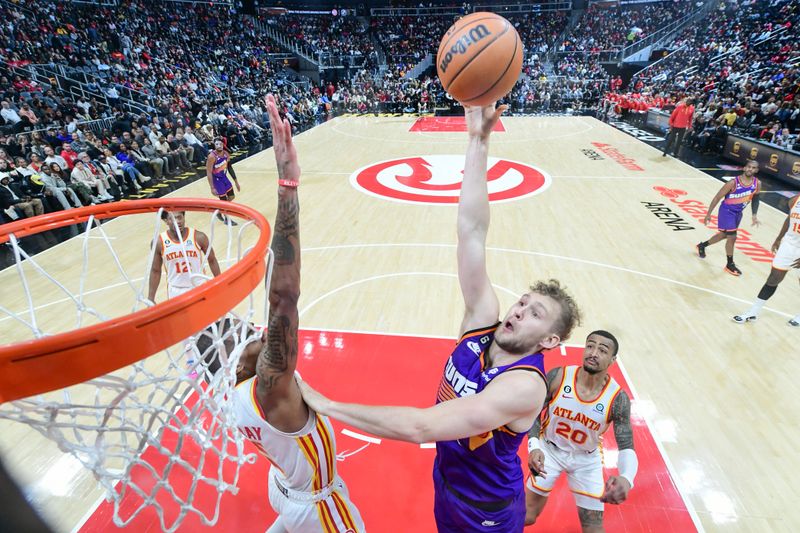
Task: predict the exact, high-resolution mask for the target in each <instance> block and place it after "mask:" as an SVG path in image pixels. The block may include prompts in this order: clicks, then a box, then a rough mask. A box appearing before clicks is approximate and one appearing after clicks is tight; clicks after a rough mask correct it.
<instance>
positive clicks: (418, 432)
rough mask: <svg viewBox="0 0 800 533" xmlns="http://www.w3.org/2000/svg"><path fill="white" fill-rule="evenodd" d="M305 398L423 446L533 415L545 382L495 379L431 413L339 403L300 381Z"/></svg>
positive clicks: (519, 376)
mask: <svg viewBox="0 0 800 533" xmlns="http://www.w3.org/2000/svg"><path fill="white" fill-rule="evenodd" d="M298 384H299V385H300V390H301V392H302V393H303V399H304V400H305V402H306V404H307V405H308V406H309V407H310V408H311V409H313V410H314V411H316V412H318V413H321V414H325V415H328V416H331V417H333V418H337V419H339V420H341V421H342V422H344V423H346V424H349V425H351V426H353V427H355V428H357V429H360V430H362V431H366V432H368V433H371V434H373V435H377V436H379V437H385V438H387V439H395V440H402V441H408V442H415V443H422V442H432V441H445V440H454V439H463V438H467V437H472V436H475V435H480V434H481V433H486V432H488V431H492V430H494V429H497V428H499V427H501V426H503V425H505V424H508V423H511V422H513V421H515V420H518V419H520V418H523V417H525V416H529V415H530V414H531V406H532V405H541V404H542V402H543V401H544V398H545V395H546V393H547V390H546V386H545V384H544V381H542V380H541V379H539V378H535V379H531V376H530V375H527V373H525V372H509V373H507V374H503V375H500V376H498V377H497V378H495V379H494V380H493V381H492V383H490V384H489V386H487V387H486V388H485V389H484V390H483V391H481V392H479V393H478V394H472V395H469V396H463V397H461V398H456V399H454V400H450V401H447V402H442V403H440V404H437V405H434V406H433V407H428V408H424V409H422V408H417V407H396V406H374V405H360V404H354V403H340V402H335V401H333V400H330V399H328V398H326V397H325V396H323V395H321V394H320V393H319V392H317V391H316V390H314V389H313V388H311V387H310V386H309V385H308V383H306V382H305V381H302V380H298Z"/></svg>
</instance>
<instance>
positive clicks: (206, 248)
mask: <svg viewBox="0 0 800 533" xmlns="http://www.w3.org/2000/svg"><path fill="white" fill-rule="evenodd" d="M195 233H196V235H197V245H198V246H199V247H200V249H201V250H203V253H204V254H205V255H206V258H207V261H208V268H210V269H211V273H212V274H213V275H214V277H217V276H219V275H220V272H221V270H220V268H219V262H218V261H217V254H215V253H214V249H213V248H212V247H211V243H210V242H209V241H208V235H206V234H205V233H203V232H202V231H197V232H195Z"/></svg>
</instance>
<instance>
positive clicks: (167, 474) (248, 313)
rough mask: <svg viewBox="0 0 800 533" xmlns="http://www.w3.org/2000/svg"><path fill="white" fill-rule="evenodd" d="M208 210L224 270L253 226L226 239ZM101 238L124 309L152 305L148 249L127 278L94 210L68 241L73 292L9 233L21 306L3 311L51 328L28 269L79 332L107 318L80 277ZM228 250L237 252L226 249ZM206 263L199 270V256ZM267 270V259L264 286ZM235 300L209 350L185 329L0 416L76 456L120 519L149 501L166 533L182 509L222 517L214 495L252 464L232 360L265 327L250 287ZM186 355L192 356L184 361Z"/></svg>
mask: <svg viewBox="0 0 800 533" xmlns="http://www.w3.org/2000/svg"><path fill="white" fill-rule="evenodd" d="M160 213H161V212H160V211H159V213H158V215H157V216H156V220H155V229H154V231H153V241H152V242H156V241H155V239H156V238H157V237H158V234H159V232H160V231H161V230H162V229H163V224H162V222H161V219H160ZM216 215H217V213H216V212H214V213H213V214H212V215H211V222H210V231H209V232H208V235H209V241H210V243H211V246H212V247H213V244H214V233H215V232H214V230H215V225H217V224H218V225H223V226H224V227H225V228H226V229H227V232H228V241H227V250H226V253H225V254H224V255H223V256H222V257H220V255H221V254H220V250H216V253H217V256H218V257H219V262H220V264H221V266H222V267H223V270H224V265H225V264H228V263H231V262H233V261H237V260H239V259H241V258H242V257H243V255H245V253H246V252H247V251H248V250H243V249H242V248H243V244H242V243H243V235H244V233H245V230H246V229H247V228H248V227H250V228H252V229H255V225H254V224H253V223H252V221H251V222H247V223H242V222H241V221H240V225H239V226H238V228H237V230H236V231H237V232H238V235H233V232H234V230H233V228H232V227H231V226H230V225H225V224H224V223H222V222H217V217H216ZM256 231H257V230H256ZM98 237H99V238H100V239H101V240H102V242H104V243H105V247H107V249H108V251H110V252H111V254H112V256H113V258H114V263H115V267H116V269H117V270H118V272H119V275H120V276H121V279H122V281H123V282H124V283H119V284H118V285H120V286H121V287H118V288H115V289H114V290H116V291H126V292H128V291H130V297H131V299H130V301H131V303H132V311H135V310H137V309H138V308H141V307H142V306H147V305H152V304H151V303H150V302H149V301H148V300H147V298H146V296H145V294H146V290H147V283H148V272H149V265H150V264H151V262H152V257H153V248H151V251H150V257H149V260H148V261H147V262H146V268H147V270H146V271H145V272H144V275H142V276H141V278H139V277H134V276H131V275H129V274H128V273H127V272H126V269H125V267H124V266H123V264H122V262H121V261H120V259H119V257H118V255H117V253H115V251H114V247H113V245H112V239H111V238H109V236H108V235H107V233H106V230H105V228H104V227H103V226H101V225H100V224H99V222H98V221H96V220H94V218H92V219H90V220H89V221H88V222H87V224H86V230H85V231H83V232H82V235H81V236H79V237H76V238H80V239H83V242H82V246H83V264H82V270H81V276H80V282H79V289H78V291H77V293H73V292H71V291H69V290H68V289H67V287H66V285H67V283H64V282H61V281H59V280H58V279H56V278H55V277H54V276H51V275H50V274H48V273H47V272H46V271H45V269H43V268H42V267H41V266H40V265H39V263H37V261H36V259H35V258H33V257H31V256H29V255H28V254H27V253H26V252H25V251H24V250H23V249H22V248H21V247H20V245H19V242H18V241H17V239H16V238H14V236H13V235H12V236H11V240H10V243H11V246H12V248H13V253H14V256H15V268H16V270H17V272H18V274H19V278H20V282H21V285H22V287H24V292H25V297H26V301H27V304H28V308H27V309H25V310H22V311H17V312H15V311H11V310H10V309H7V308H6V307H4V306H2V305H0V318H3V314H5V316H6V317H9V318H11V319H13V320H14V321H15V322H16V323H17V324H21V325H24V326H25V327H27V328H28V329H29V330H30V331H31V333H32V335H33V336H34V337H36V338H40V337H43V336H46V335H52V334H54V333H59V332H54V331H47V327H46V324H42V323H40V322H39V321H37V307H36V306H35V305H34V299H33V298H32V296H31V291H30V290H29V289H30V284H29V280H28V279H27V276H28V275H30V270H31V267H32V268H33V269H34V270H35V272H37V273H38V274H40V275H41V277H42V278H44V279H46V280H48V281H49V282H51V283H52V286H53V292H54V293H58V295H59V296H60V295H63V296H65V297H66V299H68V300H70V301H71V302H72V303H73V304H74V308H75V311H77V313H76V324H75V327H76V328H78V327H81V326H82V324H83V323H84V321H85V320H87V319H89V320H92V321H95V320H100V321H104V320H108V319H109V318H111V317H109V316H107V315H106V314H104V313H101V312H100V311H98V310H97V309H96V308H94V307H91V306H89V305H87V303H86V288H87V279H88V277H89V276H91V275H92V267H91V266H90V255H91V254H90V253H89V248H90V246H89V242H90V238H92V239H97V238H98ZM234 243H235V244H234ZM143 246H146V244H144V245H143ZM232 248H236V250H235V253H234V254H232V253H231V252H232ZM270 259H271V258H270ZM203 262H204V266H207V257H204V258H203ZM23 264H25V265H26V267H27V268H23ZM110 267H111V265H108V264H105V265H104V268H110ZM26 270H27V271H28V273H26ZM269 272H271V260H270V261H269V265H268V274H267V280H266V282H267V286H268V283H269ZM192 278H193V280H194V281H193V283H194V284H195V286H196V285H198V284H200V283H202V282H203V281H204V280H206V279H208V277H207V276H205V275H204V274H201V273H197V275H193V276H192ZM36 282H37V283H39V282H40V281H39V280H36ZM162 282H163V280H162ZM126 287H127V288H126ZM267 305H268V302H267V298H264V306H263V309H259V311H260V312H263V317H259V319H260V322H261V323H266V320H267V313H268V309H267ZM241 307H246V309H245V310H244V311H240V312H238V313H237V312H234V311H230V312H228V313H225V314H224V317H225V318H228V319H231V320H232V322H231V323H232V324H234V326H233V327H228V328H222V327H220V323H219V322H217V323H214V324H211V325H210V326H209V328H208V329H207V330H206V332H205V333H204V334H205V335H208V336H210V337H211V339H212V343H211V345H210V347H209V348H208V349H207V350H206V351H205V353H199V351H198V350H197V347H196V346H195V345H194V344H193V342H192V341H193V339H195V338H196V337H193V338H190V339H188V340H187V342H186V343H179V344H178V345H176V346H173V347H172V348H168V349H166V350H164V351H163V352H161V353H159V354H155V355H153V356H150V357H148V358H146V359H143V360H141V361H139V362H138V363H135V364H133V365H131V366H129V367H125V368H122V369H120V370H118V371H115V372H113V373H111V374H108V375H105V376H101V377H98V378H96V379H92V380H90V381H87V382H85V383H82V384H79V385H75V386H72V387H68V388H66V389H63V390H60V391H56V392H51V393H46V394H42V395H38V396H33V397H29V398H25V399H23V400H18V401H14V402H9V403H6V404H3V405H0V418H5V419H9V420H15V421H18V422H22V423H24V424H28V425H29V426H30V427H32V428H34V429H35V430H36V431H38V432H39V433H41V434H42V435H44V436H45V437H46V438H48V439H50V440H52V441H54V442H55V443H56V444H57V445H58V447H59V448H60V449H61V450H62V451H63V452H64V453H68V454H71V455H72V456H74V457H75V458H77V459H78V460H79V461H80V462H81V463H82V464H83V466H84V467H85V468H87V469H88V470H90V471H91V472H92V473H93V474H94V476H95V478H96V479H97V481H98V482H99V483H100V484H101V486H102V487H103V489H104V490H105V495H106V499H107V500H108V501H113V504H114V523H115V524H116V525H118V526H120V527H122V526H126V525H128V524H129V523H131V521H133V520H134V519H135V518H136V517H137V516H138V515H139V514H140V513H142V512H143V511H145V510H146V509H153V510H154V511H155V512H156V513H157V515H158V520H159V521H160V526H161V529H162V530H163V531H174V530H175V529H176V528H178V526H179V525H180V524H181V522H182V521H183V520H184V518H186V517H187V516H188V515H190V514H194V515H197V517H199V519H200V520H201V521H202V523H203V524H205V525H213V524H215V523H216V521H217V519H218V517H219V507H220V501H221V499H222V495H223V494H224V493H225V492H231V493H236V491H237V488H236V485H237V482H238V477H239V469H240V467H241V465H242V464H244V463H245V462H251V463H252V462H254V461H255V455H253V454H247V453H245V450H244V439H243V437H242V435H241V434H240V433H239V432H238V431H236V428H235V418H234V413H233V410H232V409H233V408H232V404H231V402H229V401H227V400H226V398H230V397H231V395H232V394H233V393H234V386H235V384H236V365H237V362H238V360H239V356H240V355H241V353H242V351H243V350H244V348H245V347H246V346H247V344H249V343H250V341H252V340H254V339H255V338H256V337H257V336H260V335H261V332H260V331H254V330H253V329H252V328H249V327H247V325H248V323H251V322H253V320H254V318H255V316H254V315H255V314H256V305H255V297H254V295H253V294H250V296H249V297H248V298H247V299H246V301H245V302H243V304H241V305H240V306H239V307H238V308H237V309H239V308H241ZM259 314H260V313H259ZM220 318H223V316H220ZM212 351H216V352H217V354H218V362H219V365H220V370H219V371H217V372H216V373H215V374H213V375H212V374H211V372H209V371H208V361H207V359H208V358H210V357H208V356H211V355H212V353H211V352H212ZM189 360H193V362H192V363H190V364H188V365H187V362H188V361H189ZM198 375H199V377H198ZM203 378H205V379H206V380H208V381H209V383H208V384H206V383H205V381H204V379H203ZM196 501H197V502H202V503H203V504H204V506H205V507H206V508H203V509H201V508H199V507H198V506H199V505H200V503H198V506H195V502H196ZM209 501H212V502H214V504H213V505H214V506H213V509H209V508H208V506H209V504H208V502H209Z"/></svg>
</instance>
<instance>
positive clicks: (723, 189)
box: [703, 180, 736, 226]
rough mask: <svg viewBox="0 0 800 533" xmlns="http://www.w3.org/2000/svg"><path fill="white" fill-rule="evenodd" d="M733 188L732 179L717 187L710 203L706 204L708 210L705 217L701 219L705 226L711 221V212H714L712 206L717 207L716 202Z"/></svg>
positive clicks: (734, 183)
mask: <svg viewBox="0 0 800 533" xmlns="http://www.w3.org/2000/svg"><path fill="white" fill-rule="evenodd" d="M735 188H736V182H735V181H734V180H731V181H729V182H727V183H726V184H725V185H723V186H722V187H721V188H720V189H719V191H717V194H715V195H714V198H713V199H712V200H711V203H710V204H708V211H707V212H706V218H705V219H704V220H703V224H705V225H706V226H707V225H708V223H709V222H710V221H711V213H713V212H714V208H715V207H717V204H718V203H719V202H720V200H722V199H723V198H724V197H725V195H726V194H728V193H729V192H733V190H734V189H735Z"/></svg>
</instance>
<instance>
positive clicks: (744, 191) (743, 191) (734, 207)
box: [722, 176, 758, 211]
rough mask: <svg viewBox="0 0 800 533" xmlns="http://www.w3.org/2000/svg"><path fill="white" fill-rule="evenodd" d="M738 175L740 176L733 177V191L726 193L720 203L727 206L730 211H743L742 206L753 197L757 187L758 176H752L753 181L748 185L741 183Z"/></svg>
mask: <svg viewBox="0 0 800 533" xmlns="http://www.w3.org/2000/svg"><path fill="white" fill-rule="evenodd" d="M740 177H741V176H736V178H734V179H735V180H736V187H735V188H734V189H733V192H729V193H728V194H726V195H725V199H724V200H722V205H724V206H725V207H727V208H728V209H729V210H730V211H744V208H745V207H747V204H749V203H750V200H752V199H753V195H754V194H755V193H756V189H757V188H758V178H756V177H755V176H753V183H752V184H750V185H749V186H744V185H742V182H741V181H740V180H739V178H740Z"/></svg>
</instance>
